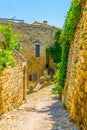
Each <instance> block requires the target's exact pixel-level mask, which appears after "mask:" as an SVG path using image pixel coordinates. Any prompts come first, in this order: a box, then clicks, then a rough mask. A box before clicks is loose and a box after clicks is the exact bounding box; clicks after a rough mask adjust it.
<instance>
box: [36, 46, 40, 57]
mask: <svg viewBox="0 0 87 130" xmlns="http://www.w3.org/2000/svg"><path fill="white" fill-rule="evenodd" d="M36 57H40V45H39V44H36Z"/></svg>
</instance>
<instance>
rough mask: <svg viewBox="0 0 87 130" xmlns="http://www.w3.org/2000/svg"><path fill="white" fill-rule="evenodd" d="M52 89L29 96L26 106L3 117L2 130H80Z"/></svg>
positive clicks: (0, 124)
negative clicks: (72, 121) (71, 120)
mask: <svg viewBox="0 0 87 130" xmlns="http://www.w3.org/2000/svg"><path fill="white" fill-rule="evenodd" d="M52 88H53V86H49V87H47V88H43V89H41V90H39V91H38V92H35V93H32V94H30V95H28V96H27V102H26V104H24V105H22V106H21V107H19V108H17V109H15V110H12V111H10V112H7V113H5V114H4V115H2V116H1V118H0V130H78V129H77V128H75V125H74V124H73V123H71V122H69V115H68V113H67V112H66V111H65V110H64V108H63V106H62V104H61V101H59V100H58V98H57V96H56V95H53V94H52Z"/></svg>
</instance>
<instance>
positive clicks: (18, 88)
mask: <svg viewBox="0 0 87 130" xmlns="http://www.w3.org/2000/svg"><path fill="white" fill-rule="evenodd" d="M14 55H15V57H16V59H17V66H15V67H13V68H11V67H8V68H6V69H4V72H3V75H2V76H0V115H1V114H3V113H5V112H7V111H9V110H12V109H13V108H17V107H19V106H20V105H21V104H22V103H23V102H24V101H25V99H26V87H27V81H26V77H27V75H26V67H27V66H26V60H25V59H24V58H23V56H22V55H21V54H19V53H18V52H17V51H15V52H14Z"/></svg>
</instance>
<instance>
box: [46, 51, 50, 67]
mask: <svg viewBox="0 0 87 130" xmlns="http://www.w3.org/2000/svg"><path fill="white" fill-rule="evenodd" d="M46 68H47V69H48V68H49V54H47V53H46Z"/></svg>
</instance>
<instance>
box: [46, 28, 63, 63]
mask: <svg viewBox="0 0 87 130" xmlns="http://www.w3.org/2000/svg"><path fill="white" fill-rule="evenodd" d="M61 32H62V29H57V31H56V34H55V43H54V45H53V46H48V47H47V49H46V52H47V53H48V54H49V55H50V56H51V57H52V59H53V61H54V63H56V64H58V63H59V62H60V60H61V52H62V50H61V43H60V35H61Z"/></svg>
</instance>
